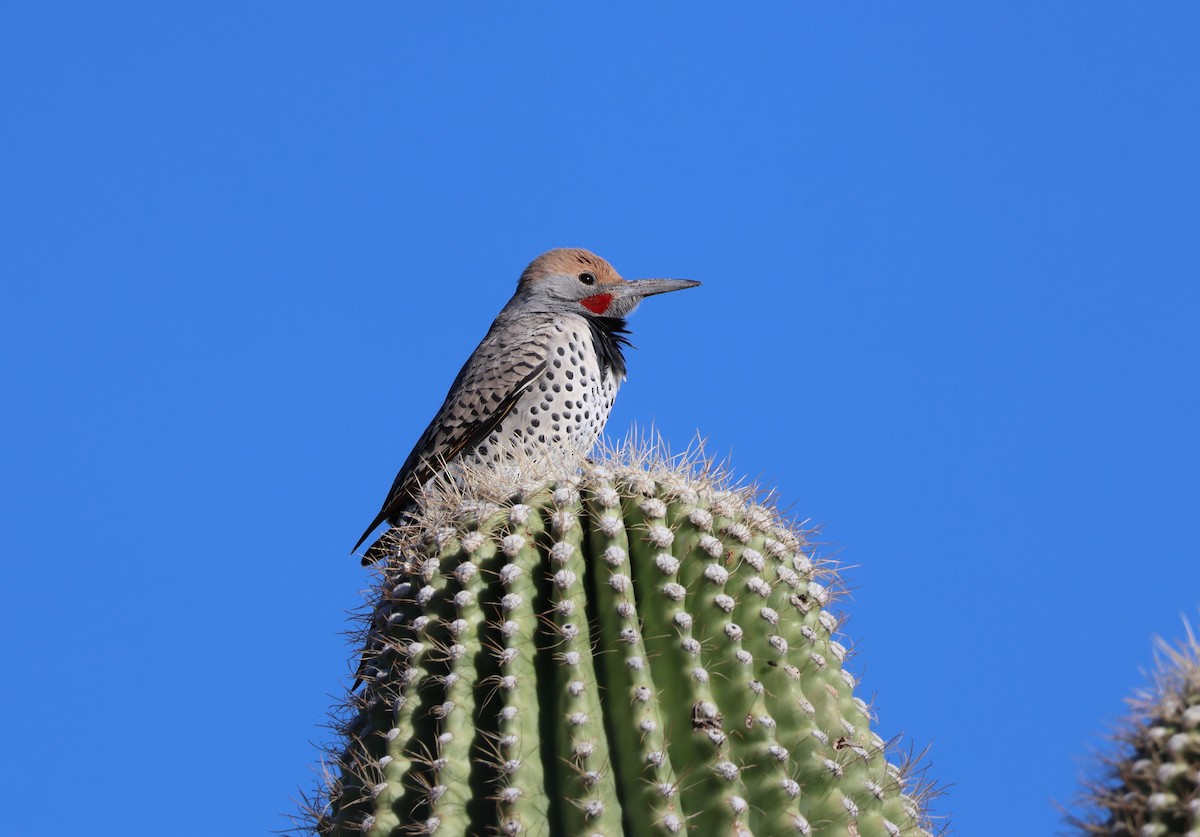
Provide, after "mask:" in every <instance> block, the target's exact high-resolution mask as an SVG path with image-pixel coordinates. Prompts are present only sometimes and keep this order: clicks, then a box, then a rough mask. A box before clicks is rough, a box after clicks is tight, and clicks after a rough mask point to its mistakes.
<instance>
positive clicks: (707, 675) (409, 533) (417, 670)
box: [314, 461, 927, 837]
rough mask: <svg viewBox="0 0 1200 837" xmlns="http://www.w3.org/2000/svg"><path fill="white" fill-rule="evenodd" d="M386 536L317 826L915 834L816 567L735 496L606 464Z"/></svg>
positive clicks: (916, 814) (426, 514)
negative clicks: (393, 540)
mask: <svg viewBox="0 0 1200 837" xmlns="http://www.w3.org/2000/svg"><path fill="white" fill-rule="evenodd" d="M400 538H401V539H402V541H403V544H402V547H403V548H402V554H403V555H404V556H406V557H405V561H404V565H403V566H399V565H397V566H393V567H390V568H389V569H388V570H386V572H385V574H384V578H383V580H382V584H381V588H380V595H379V598H378V600H377V602H376V603H375V606H374V608H373V612H372V614H371V616H370V622H369V625H368V629H367V631H366V632H365V640H366V642H365V644H366V651H365V653H364V658H363V663H362V669H361V676H362V678H363V680H364V681H366V686H365V688H364V690H363V691H362V692H361V693H357V694H356V695H355V696H354V697H353V698H352V703H351V705H350V706H349V707H348V713H347V717H348V721H347V723H346V724H345V725H344V728H343V730H342V733H343V740H342V744H341V747H340V748H339V749H338V750H337V752H336V760H337V764H336V771H337V777H336V778H335V779H333V780H332V781H331V782H330V784H329V787H328V788H327V789H326V791H325V798H324V799H323V800H322V804H321V805H320V806H319V809H318V811H317V819H316V821H315V826H314V829H315V830H316V831H317V832H319V833H322V834H338V835H348V834H367V835H378V836H379V837H382V836H383V835H399V834H454V835H457V834H488V833H491V834H504V835H507V834H512V835H516V834H555V835H576V834H578V835H620V834H632V835H672V834H684V833H688V834H745V835H752V834H757V835H773V834H799V835H817V834H838V835H851V834H853V835H863V837H872V836H873V835H880V836H881V837H883V836H884V835H886V836H887V837H897V836H898V835H917V834H924V833H925V831H924V828H925V826H926V824H927V815H926V811H925V801H926V800H925V796H924V794H923V793H922V792H921V791H920V790H919V789H918V788H916V787H915V785H914V784H913V783H912V782H911V781H910V778H909V777H908V776H907V775H906V771H905V770H904V769H902V768H900V767H897V766H896V765H895V764H893V763H891V762H889V761H888V758H887V753H886V752H885V750H886V748H885V746H884V742H883V741H881V740H880V738H879V737H878V736H877V735H876V734H875V733H874V732H872V730H871V721H872V715H871V710H870V708H869V707H868V706H867V704H866V703H864V702H863V701H862V700H861V699H860V698H859V697H857V696H856V695H855V693H854V692H855V688H856V685H857V684H856V680H855V678H854V676H853V675H852V674H851V673H850V672H849V671H848V670H847V669H846V668H845V667H844V665H843V664H844V662H845V660H846V657H847V652H846V648H845V646H844V645H842V644H841V643H840V642H839V641H838V639H837V636H838V635H837V629H838V622H837V619H836V617H835V616H834V614H833V612H832V611H831V610H830V607H829V606H830V602H831V600H832V598H833V595H832V590H833V589H834V588H835V587H836V586H837V579H836V576H835V575H834V574H833V571H832V569H831V568H830V567H829V566H827V565H824V564H821V563H819V562H816V561H814V559H813V558H812V557H811V556H810V555H809V554H808V553H807V552H806V551H805V541H804V539H803V536H802V535H801V534H800V533H798V532H797V531H795V530H794V529H793V528H791V527H790V526H788V525H786V524H785V523H784V522H783V521H782V520H781V519H780V517H779V516H778V515H777V514H776V513H775V512H774V511H773V510H772V509H769V508H767V507H764V506H761V505H758V504H756V503H755V502H754V496H753V493H752V492H750V491H732V490H727V489H724V488H722V487H720V486H719V485H718V484H717V482H716V481H715V480H714V479H713V478H712V477H711V476H708V475H704V474H703V473H699V472H697V471H696V469H689V468H677V469H674V470H673V469H671V468H667V467H665V466H660V467H657V468H650V469H647V468H645V467H639V466H637V465H633V464H621V463H618V462H612V461H610V462H606V463H604V464H603V465H590V466H588V467H587V468H585V470H584V471H583V472H582V474H572V475H570V476H565V477H561V478H558V479H557V480H552V481H549V482H547V483H546V484H544V485H541V486H538V487H534V488H527V489H526V490H525V491H523V492H521V493H519V494H518V495H517V496H512V495H511V494H506V493H505V492H501V491H496V490H494V489H493V490H491V491H490V492H483V491H472V490H467V491H465V492H464V491H461V490H460V491H445V492H442V493H441V494H436V493H431V494H430V496H428V497H427V499H426V506H425V509H424V511H423V512H422V514H421V519H420V520H417V521H415V522H414V524H413V525H411V526H409V527H407V528H406V529H405V531H404V532H402V533H400Z"/></svg>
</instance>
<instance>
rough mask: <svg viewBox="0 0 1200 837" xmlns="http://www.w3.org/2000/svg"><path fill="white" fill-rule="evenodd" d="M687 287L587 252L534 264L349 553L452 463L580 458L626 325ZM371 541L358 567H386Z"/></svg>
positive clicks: (613, 391)
mask: <svg viewBox="0 0 1200 837" xmlns="http://www.w3.org/2000/svg"><path fill="white" fill-rule="evenodd" d="M698 284H700V283H699V282H693V281H690V280H686V279H637V280H632V281H630V280H626V279H622V278H621V276H620V275H619V274H618V273H617V272H616V270H614V269H613V267H612V265H610V264H609V263H608V262H606V261H605V260H604V259H602V258H600V257H599V256H597V255H595V254H594V253H590V252H588V251H587V250H580V249H576V248H564V249H559V250H551V251H549V252H547V253H543V254H542V255H540V256H538V257H537V258H536V259H534V260H533V262H532V263H531V264H530V265H529V267H527V268H525V271H524V272H523V273H522V274H521V278H520V280H519V281H518V282H517V290H516V293H514V294H513V297H512V299H510V300H509V301H508V304H507V305H505V306H504V308H503V310H501V311H500V315H499V316H498V317H496V320H495V322H493V323H492V327H491V328H490V329H489V330H488V333H487V336H485V337H484V338H483V341H482V342H481V343H480V344H479V346H477V347H476V349H475V351H474V352H472V353H471V356H470V357H469V358H468V359H467V362H466V364H464V365H463V368H462V370H461V371H460V372H459V373H458V377H457V378H455V379H454V383H453V384H452V385H451V386H450V392H449V393H447V395H446V400H445V402H444V403H443V404H442V407H441V409H440V410H438V411H437V415H435V416H434V417H433V421H431V422H430V423H429V427H427V428H426V429H425V432H424V433H422V434H421V438H420V439H419V440H417V444H416V447H414V448H413V450H412V453H410V454H409V455H408V459H406V460H405V461H404V465H403V467H401V468H400V473H398V474H397V475H396V480H395V482H393V483H392V488H391V490H390V491H389V492H388V494H387V498H386V499H385V500H384V502H383V508H381V509H380V510H379V514H378V515H377V516H376V517H375V520H373V521H372V522H371V525H370V526H368V527H367V530H366V531H365V532H363V535H362V537H361V538H359V539H358V543H357V544H355V546H354V549H355V550H357V549H358V547H360V546H361V545H362V543H363V541H365V540H366V539H367V538H368V537H369V536H370V535H371V533H372V532H374V531H375V529H376V527H378V526H379V525H380V524H381V523H384V522H385V521H386V522H387V523H389V524H392V525H395V524H396V523H398V522H399V521H400V519H401V518H402V517H403V515H404V514H405V512H406V511H407V510H408V509H409V508H411V507H412V505H413V503H414V500H415V498H416V496H417V493H418V492H419V491H420V489H421V487H422V486H423V485H425V483H427V482H428V481H429V480H430V479H432V478H433V477H434V476H436V475H437V474H438V473H439V472H441V471H442V470H443V469H444V468H445V467H446V466H447V465H449V464H451V463H454V462H455V461H456V460H464V461H477V462H501V461H503V459H504V458H505V455H506V453H507V452H509V451H515V452H519V453H520V454H521V455H522V456H523V457H532V458H533V459H534V460H535V461H537V460H539V459H543V458H547V459H548V458H552V457H554V458H561V456H562V455H564V454H566V455H576V456H586V455H587V453H588V452H589V451H590V450H591V449H592V447H593V446H594V445H595V444H596V440H597V439H599V437H600V433H601V431H602V430H603V429H604V423H605V422H606V421H608V415H609V413H610V412H611V411H612V406H613V400H614V399H615V398H616V395H617V389H618V387H620V385H621V382H622V381H624V380H625V356H624V354H623V352H622V349H623V348H624V347H625V346H628V345H629V341H628V339H627V338H626V335H627V334H628V333H629V332H628V330H627V329H626V327H625V325H626V323H625V318H626V317H627V316H628V315H629V314H630V313H631V312H632V311H633V309H635V308H636V307H637V306H638V303H639V302H641V300H642V299H643V298H644V297H647V296H652V295H654V294H661V293H666V292H667V291H677V290H680V289H682V288H691V287H695V286H696V285H698ZM382 544H383V541H382V540H377V541H376V542H375V543H374V544H373V545H372V546H371V547H370V548H369V549H368V550H367V552H366V555H365V557H364V558H363V564H364V565H367V564H372V563H374V562H376V561H378V560H381V559H382V558H384V557H386V554H387V551H386V549H385V547H384V546H383V545H382Z"/></svg>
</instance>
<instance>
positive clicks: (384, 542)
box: [355, 529, 397, 567]
mask: <svg viewBox="0 0 1200 837" xmlns="http://www.w3.org/2000/svg"><path fill="white" fill-rule="evenodd" d="M391 532H392V530H391V529H388V530H387V531H386V532H384V533H383V534H382V535H380V536H379V537H378V538H376V539H375V543H373V544H371V545H370V546H369V547H367V551H366V552H364V553H363V559H362V565H363V566H364V567H369V566H371V565H372V564H377V563H379V562H380V561H383V560H384V559H386V558H388V557H390V556H392V555H395V554H396V553H397V548H396V546H397V545H396V541H395V538H392V537H388V536H389V535H390V534H391ZM360 543H361V541H360ZM355 548H356V549H357V547H355Z"/></svg>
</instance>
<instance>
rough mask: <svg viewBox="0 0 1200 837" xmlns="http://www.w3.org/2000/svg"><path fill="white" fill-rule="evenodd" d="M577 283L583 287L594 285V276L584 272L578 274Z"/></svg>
mask: <svg viewBox="0 0 1200 837" xmlns="http://www.w3.org/2000/svg"><path fill="white" fill-rule="evenodd" d="M579 281H580V282H582V283H583V284H585V285H594V284H596V274H594V273H590V272H587V271H585V272H583V273H581V274H579Z"/></svg>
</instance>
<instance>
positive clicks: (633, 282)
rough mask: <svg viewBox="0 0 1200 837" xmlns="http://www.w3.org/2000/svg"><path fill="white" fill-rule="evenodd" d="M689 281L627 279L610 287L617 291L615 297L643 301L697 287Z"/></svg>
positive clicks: (696, 283) (697, 283) (695, 283)
mask: <svg viewBox="0 0 1200 837" xmlns="http://www.w3.org/2000/svg"><path fill="white" fill-rule="evenodd" d="M699 284H700V283H699V282H694V281H692V280H691V279H629V280H626V281H625V282H622V283H621V284H619V285H613V286H610V287H612V288H613V289H614V290H616V291H617V297H618V298H620V297H635V298H637V299H644V298H645V297H648V296H654V295H655V294H665V293H667V292H669V291H682V290H683V289H684V288H694V287H696V286H697V285H699Z"/></svg>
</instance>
